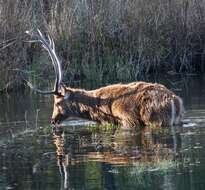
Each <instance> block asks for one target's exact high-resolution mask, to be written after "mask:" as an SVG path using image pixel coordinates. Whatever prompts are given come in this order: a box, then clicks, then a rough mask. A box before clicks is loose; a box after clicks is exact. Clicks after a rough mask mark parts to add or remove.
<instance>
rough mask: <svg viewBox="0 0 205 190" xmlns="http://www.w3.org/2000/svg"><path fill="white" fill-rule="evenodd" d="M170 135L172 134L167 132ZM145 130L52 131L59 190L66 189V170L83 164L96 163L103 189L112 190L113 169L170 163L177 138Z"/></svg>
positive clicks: (177, 149)
mask: <svg viewBox="0 0 205 190" xmlns="http://www.w3.org/2000/svg"><path fill="white" fill-rule="evenodd" d="M168 132H172V131H168ZM168 132H167V134H164V132H159V131H155V130H153V129H148V128H145V129H144V130H142V131H139V132H136V131H133V130H122V129H120V130H116V131H114V132H113V133H112V132H111V133H102V132H100V133H96V132H91V131H86V132H85V130H83V131H81V132H79V131H78V132H76V133H73V132H72V133H69V131H64V130H63V129H62V128H61V129H59V131H54V133H53V140H54V144H55V146H56V156H57V164H58V167H59V171H60V176H61V189H66V188H70V186H71V184H70V183H69V181H70V179H71V178H72V179H73V177H72V176H71V175H72V173H69V166H70V165H71V164H72V165H77V164H80V163H83V162H88V161H92V162H98V163H100V166H101V174H102V179H103V185H104V187H105V188H107V187H108V186H109V189H114V181H113V180H114V176H113V172H110V171H112V168H113V166H114V165H125V166H128V165H133V164H136V163H143V164H145V165H149V164H157V163H160V162H161V161H164V160H168V161H173V160H175V157H176V156H177V153H178V151H179V149H180V147H181V140H180V135H179V134H177V133H174V134H171V135H170V133H168Z"/></svg>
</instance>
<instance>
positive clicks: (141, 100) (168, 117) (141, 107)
mask: <svg viewBox="0 0 205 190" xmlns="http://www.w3.org/2000/svg"><path fill="white" fill-rule="evenodd" d="M26 33H27V34H29V35H30V36H31V40H30V41H29V42H39V43H41V44H42V46H43V48H45V49H46V50H47V51H48V53H49V56H50V58H51V60H52V64H53V67H54V70H55V75H56V79H55V85H54V89H53V90H52V91H42V90H40V89H37V88H36V87H34V86H33V85H32V84H31V83H29V82H28V85H29V86H30V88H32V89H33V90H35V91H37V92H39V93H41V94H53V95H54V107H53V114H52V119H51V123H52V124H54V125H56V124H59V123H60V122H62V121H63V120H65V119H66V118H69V117H78V118H84V119H88V120H93V121H96V122H98V123H113V124H117V125H122V126H124V127H130V126H136V125H141V126H146V125H150V124H154V125H156V126H172V125H175V124H179V123H180V121H181V119H182V117H183V110H184V109H183V102H182V100H181V98H180V97H179V96H177V95H175V94H174V93H173V92H172V91H170V90H168V89H167V88H166V87H165V86H163V85H161V84H158V83H147V82H132V83H129V84H114V85H109V86H105V87H102V88H99V89H96V90H89V91H88V90H84V89H77V88H71V87H66V86H65V85H64V84H63V82H62V70H61V64H60V61H59V59H58V57H57V55H56V52H55V44H54V41H53V39H52V38H51V37H50V36H49V35H47V36H46V37H45V36H44V35H43V34H42V33H41V31H40V30H38V31H37V32H36V33H32V32H29V31H27V32H26Z"/></svg>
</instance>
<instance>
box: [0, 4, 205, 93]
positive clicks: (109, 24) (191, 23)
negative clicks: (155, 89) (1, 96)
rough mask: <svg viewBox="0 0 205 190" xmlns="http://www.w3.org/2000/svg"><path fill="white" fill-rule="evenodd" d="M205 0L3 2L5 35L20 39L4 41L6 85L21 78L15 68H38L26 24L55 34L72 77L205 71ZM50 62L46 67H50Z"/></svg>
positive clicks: (1, 65)
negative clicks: (27, 39) (6, 43)
mask: <svg viewBox="0 0 205 190" xmlns="http://www.w3.org/2000/svg"><path fill="white" fill-rule="evenodd" d="M204 4H205V3H204V0H198V1H195V0H173V1H170V0H152V1H149V0H136V1H133V0H118V1H117V0H104V1H101V0H84V1H82V0H75V1H74V0H69V1H68V0H58V1H53V0H52V1H48V0H39V1H34V0H32V1H21V0H16V1H13V0H0V28H1V31H0V41H1V42H3V41H5V40H8V39H12V38H14V37H17V42H16V43H15V45H14V44H13V45H12V46H9V47H7V48H2V47H0V48H1V49H0V78H1V80H0V81H1V83H0V89H4V88H5V87H9V86H11V87H12V86H13V85H14V84H16V83H17V86H18V85H19V84H20V83H21V81H22V76H21V74H20V73H19V72H15V69H16V68H18V69H20V70H28V69H30V68H32V69H33V70H34V71H35V72H37V71H36V67H38V63H39V61H41V60H39V57H38V56H37V55H38V53H39V51H41V50H40V48H39V47H38V46H36V45H32V46H31V45H29V44H25V43H23V41H22V38H24V35H23V33H24V31H25V30H28V29H34V30H35V29H37V28H40V29H41V30H43V31H49V32H50V33H51V34H52V36H53V37H54V38H55V41H56V44H57V52H58V54H59V57H60V58H61V60H62V63H63V70H64V71H65V72H64V75H65V77H66V78H67V82H68V83H70V81H79V80H82V79H86V80H88V81H90V82H91V83H95V84H96V83H98V84H99V83H101V82H104V83H109V82H110V81H112V82H113V81H126V80H131V79H141V78H142V77H143V76H144V74H149V73H153V72H154V73H160V72H161V71H166V72H168V71H169V72H170V73H176V72H203V71H204V55H205V51H204V40H205V37H204V30H205V17H204V12H205V6H204ZM37 59H38V60H37ZM43 59H44V58H42V60H43ZM46 68H47V67H43V68H42V69H41V73H43V74H45V73H46V72H48V73H50V72H51V71H48V70H47V69H46ZM38 74H39V73H38ZM26 76H27V75H26ZM42 76H46V75H42ZM27 77H28V76H27ZM29 79H30V78H29Z"/></svg>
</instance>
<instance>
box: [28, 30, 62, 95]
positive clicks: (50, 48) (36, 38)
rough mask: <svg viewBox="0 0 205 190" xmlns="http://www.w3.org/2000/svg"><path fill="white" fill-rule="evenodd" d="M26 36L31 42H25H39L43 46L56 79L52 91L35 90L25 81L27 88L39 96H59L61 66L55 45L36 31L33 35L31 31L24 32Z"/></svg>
mask: <svg viewBox="0 0 205 190" xmlns="http://www.w3.org/2000/svg"><path fill="white" fill-rule="evenodd" d="M26 34H28V35H30V36H31V38H32V39H31V40H29V41H26V42H30V43H33V42H40V43H41V44H42V46H43V48H44V49H46V50H47V52H48V53H49V56H50V58H51V60H52V64H53V67H54V70H55V75H56V79H55V85H54V89H53V90H52V91H43V90H40V89H37V88H36V87H34V86H33V85H32V84H31V83H30V82H28V81H27V84H28V86H29V87H30V88H31V89H33V90H35V91H36V92H38V93H41V94H54V95H60V94H61V93H60V86H61V83H62V70H61V64H60V61H59V59H58V57H57V55H56V52H55V44H54V41H53V39H52V38H51V37H50V35H47V38H48V39H46V38H45V36H43V34H42V33H41V31H40V30H39V29H38V30H37V33H33V32H31V31H26Z"/></svg>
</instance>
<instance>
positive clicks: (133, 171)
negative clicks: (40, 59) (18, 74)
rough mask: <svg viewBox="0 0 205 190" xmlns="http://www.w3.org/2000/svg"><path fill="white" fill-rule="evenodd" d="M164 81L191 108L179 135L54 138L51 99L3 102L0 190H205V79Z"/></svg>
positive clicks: (85, 130)
mask: <svg viewBox="0 0 205 190" xmlns="http://www.w3.org/2000/svg"><path fill="white" fill-rule="evenodd" d="M163 81H164V82H163V83H164V84H166V85H167V86H169V88H171V89H173V90H175V91H176V93H177V94H179V95H180V96H181V97H182V98H183V100H184V103H185V107H186V116H185V124H184V125H183V127H180V128H179V127H178V128H175V129H174V130H169V129H163V130H158V131H157V130H154V129H147V130H145V131H144V132H139V131H137V130H131V131H122V130H120V129H117V130H112V129H105V128H104V129H99V128H95V127H85V126H64V127H63V128H62V130H59V131H55V132H54V131H52V130H51V128H50V126H49V118H50V116H51V113H52V98H49V97H42V96H38V95H30V94H11V95H10V96H2V95H1V96H0V108H1V109H0V174H1V175H0V190H1V189H2V190H4V189H19V190H24V189H25V190H30V189H35V190H40V189H42V190H46V189H48V190H52V189H70V190H71V189H72V190H78V189H83V190H84V189H90V190H91V189H93V190H98V189H110V190H111V189H113V190H114V189H115V190H117V189H122V190H127V189H150V190H151V189H152V190H153V189H168V190H172V189H173V190H174V189H180V190H185V189H186V190H188V189H191V190H203V189H205V87H204V85H205V78H203V77H186V78H177V77H176V76H173V77H169V78H165V79H164V80H163ZM69 124H72V123H69ZM75 124H76V123H75Z"/></svg>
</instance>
